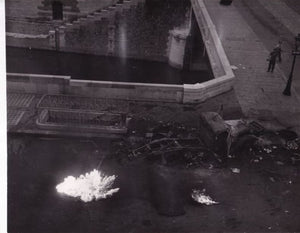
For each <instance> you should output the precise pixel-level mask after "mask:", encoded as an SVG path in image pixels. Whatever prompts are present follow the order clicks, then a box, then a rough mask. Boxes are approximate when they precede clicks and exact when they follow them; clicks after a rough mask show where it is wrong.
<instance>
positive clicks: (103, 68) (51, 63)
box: [6, 47, 212, 84]
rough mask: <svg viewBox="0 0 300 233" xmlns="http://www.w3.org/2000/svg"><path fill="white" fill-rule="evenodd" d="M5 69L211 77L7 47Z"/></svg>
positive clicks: (121, 77)
mask: <svg viewBox="0 0 300 233" xmlns="http://www.w3.org/2000/svg"><path fill="white" fill-rule="evenodd" d="M6 52H7V58H6V62H7V72H11V73H31V74H49V75H70V76H71V78H72V79H83V80H99V81H115V82H139V83H162V84H184V83H185V84H194V83H201V82H204V81H207V80H209V79H211V78H212V76H211V74H210V73H209V72H208V71H187V70H178V69H175V68H172V67H170V66H169V65H168V64H167V63H165V62H155V61H146V60H135V59H125V58H116V57H109V56H94V55H86V54H76V53H64V52H56V51H46V50H35V49H22V48H14V47H7V49H6Z"/></svg>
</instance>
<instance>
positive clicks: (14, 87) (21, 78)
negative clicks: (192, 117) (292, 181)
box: [7, 73, 183, 102]
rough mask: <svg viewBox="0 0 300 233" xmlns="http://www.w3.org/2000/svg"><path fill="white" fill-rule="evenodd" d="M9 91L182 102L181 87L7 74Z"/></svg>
mask: <svg viewBox="0 0 300 233" xmlns="http://www.w3.org/2000/svg"><path fill="white" fill-rule="evenodd" d="M7 90H8V91H12V92H25V93H38V94H66V95H77V96H86V97H97V98H115V99H130V100H146V101H164V102H182V98H183V86H182V85H165V84H141V83H122V82H105V81H85V80H72V79H70V77H68V76H54V75H35V74H15V73H8V74H7Z"/></svg>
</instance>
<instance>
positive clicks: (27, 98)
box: [7, 93, 35, 108]
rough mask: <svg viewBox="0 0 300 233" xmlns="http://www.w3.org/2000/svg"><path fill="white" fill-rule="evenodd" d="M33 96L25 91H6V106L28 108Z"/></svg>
mask: <svg viewBox="0 0 300 233" xmlns="http://www.w3.org/2000/svg"><path fill="white" fill-rule="evenodd" d="M34 96H35V95H34V94H27V93H7V106H8V107H23V108H28V107H29V106H30V104H31V102H32V100H33V99H34Z"/></svg>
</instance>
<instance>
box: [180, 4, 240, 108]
mask: <svg viewBox="0 0 300 233" xmlns="http://www.w3.org/2000/svg"><path fill="white" fill-rule="evenodd" d="M191 3H192V7H193V10H194V13H195V16H196V20H197V23H198V26H199V28H200V31H201V34H202V38H203V41H204V44H205V48H206V51H207V54H208V58H209V61H210V65H211V68H212V71H213V74H214V79H213V80H210V81H207V82H204V83H201V84H194V85H184V96H183V102H184V103H193V102H203V101H205V100H206V99H208V98H211V97H214V96H216V95H219V94H222V93H224V92H227V91H229V90H230V89H232V88H233V84H234V79H235V76H234V74H233V72H232V69H231V66H230V64H229V61H228V59H227V56H226V54H225V51H224V49H223V46H222V43H221V41H220V39H219V37H218V34H217V31H216V29H215V26H214V24H213V22H212V20H211V18H210V16H209V13H208V11H207V9H206V7H205V4H204V2H203V0H191Z"/></svg>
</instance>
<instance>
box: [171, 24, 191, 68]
mask: <svg viewBox="0 0 300 233" xmlns="http://www.w3.org/2000/svg"><path fill="white" fill-rule="evenodd" d="M187 37H188V30H177V29H176V30H172V31H170V37H169V40H170V41H169V57H168V59H169V65H170V66H172V67H175V68H178V69H182V68H183V65H184V56H185V47H186V41H187Z"/></svg>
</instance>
